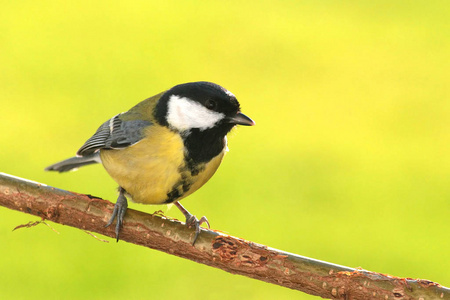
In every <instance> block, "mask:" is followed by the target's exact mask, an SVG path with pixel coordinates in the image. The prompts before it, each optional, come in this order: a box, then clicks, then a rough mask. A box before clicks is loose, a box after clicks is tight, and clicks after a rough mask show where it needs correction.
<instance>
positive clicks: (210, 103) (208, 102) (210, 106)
mask: <svg viewBox="0 0 450 300" xmlns="http://www.w3.org/2000/svg"><path fill="white" fill-rule="evenodd" d="M205 106H206V108H208V109H211V110H214V109H216V107H217V103H216V101H214V100H211V99H208V100H206V102H205Z"/></svg>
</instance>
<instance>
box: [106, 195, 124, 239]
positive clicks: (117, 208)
mask: <svg viewBox="0 0 450 300" xmlns="http://www.w3.org/2000/svg"><path fill="white" fill-rule="evenodd" d="M127 208H128V202H127V198H126V197H125V189H123V188H122V187H119V197H118V198H117V201H116V205H114V210H113V213H112V216H111V219H109V221H108V223H107V224H106V225H105V227H108V226H109V225H111V224H112V223H113V222H114V219H116V217H117V220H116V240H117V242H118V241H119V232H120V227H122V224H123V217H124V216H125V213H126V212H127Z"/></svg>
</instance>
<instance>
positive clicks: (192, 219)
mask: <svg viewBox="0 0 450 300" xmlns="http://www.w3.org/2000/svg"><path fill="white" fill-rule="evenodd" d="M203 223H206V224H207V225H208V229H209V228H210V225H209V222H208V219H207V218H206V217H205V216H203V217H201V218H200V220H199V219H197V217H196V216H194V215H190V216H189V217H187V218H186V226H187V227H188V228H192V227H194V228H195V235H194V240H193V241H192V246H193V245H194V244H195V241H196V240H197V238H198V235H199V234H200V230H201V229H200V226H201V225H202V224H203Z"/></svg>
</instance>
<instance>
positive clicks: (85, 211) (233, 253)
mask: <svg viewBox="0 0 450 300" xmlns="http://www.w3.org/2000/svg"><path fill="white" fill-rule="evenodd" d="M0 205H1V206H4V207H7V208H10V209H14V210H18V211H22V212H25V213H28V214H32V215H36V216H38V217H41V218H42V219H45V220H50V221H53V222H56V223H60V224H64V225H69V226H72V227H76V228H79V229H83V230H87V231H92V232H97V233H101V234H103V235H106V236H109V237H112V238H114V230H113V227H112V228H105V227H104V226H105V224H106V222H107V220H108V219H109V217H110V214H111V212H112V210H113V207H114V205H113V204H112V203H111V202H109V201H106V200H103V199H99V198H96V197H92V196H90V195H83V194H77V193H73V192H69V191H65V190H60V189H57V188H53V187H49V186H47V185H44V184H40V183H37V182H32V181H28V180H24V179H21V178H17V177H14V176H11V175H7V174H4V173H0ZM193 236H194V230H193V229H189V228H187V227H186V226H184V224H183V223H181V222H179V221H176V220H170V219H167V218H165V217H164V216H160V215H158V214H153V215H149V214H146V213H143V212H139V211H136V210H132V209H128V211H127V215H126V218H125V222H124V226H123V228H122V231H121V240H123V241H126V242H130V243H134V244H136V245H141V246H145V247H148V248H152V249H156V250H160V251H164V252H166V253H169V254H173V255H177V256H179V257H183V258H187V259H190V260H193V261H195V262H198V263H202V264H205V265H208V266H212V267H215V268H219V269H222V270H224V271H227V272H230V273H233V274H240V275H244V276H248V277H251V278H255V279H259V280H262V281H265V282H269V283H273V284H278V285H281V286H284V287H288V288H291V289H296V290H299V291H303V292H305V293H308V294H311V295H316V296H320V297H323V298H331V299H382V300H386V299H396V300H399V299H418V300H419V299H450V289H448V288H446V287H443V286H441V285H439V284H437V283H434V282H431V281H428V280H420V279H411V278H399V277H394V276H389V275H384V274H380V273H376V272H370V271H366V270H361V269H353V268H349V267H345V266H340V265H336V264H332V263H327V262H323V261H319V260H315V259H311V258H307V257H303V256H299V255H296V254H291V253H287V252H283V251H280V250H277V249H273V248H270V247H267V246H264V245H260V244H256V243H253V242H250V241H246V240H243V239H239V238H236V237H232V236H229V235H225V234H222V233H219V232H215V231H212V230H206V229H202V231H201V233H200V235H199V237H198V239H197V241H196V243H195V246H192V245H191V242H192V239H193Z"/></svg>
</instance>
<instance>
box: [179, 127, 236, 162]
mask: <svg viewBox="0 0 450 300" xmlns="http://www.w3.org/2000/svg"><path fill="white" fill-rule="evenodd" d="M233 126H234V124H223V125H221V126H219V127H214V128H210V129H206V130H199V129H197V128H194V129H191V130H190V133H189V134H188V135H186V136H185V137H184V138H183V140H184V147H185V148H186V150H187V153H186V161H187V162H188V164H192V165H197V164H201V163H207V162H209V161H210V160H211V159H213V158H214V157H216V156H217V155H219V154H220V152H222V151H223V149H224V148H225V147H226V140H225V136H226V135H227V133H228V132H229V131H230V130H231V129H232V128H233Z"/></svg>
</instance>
